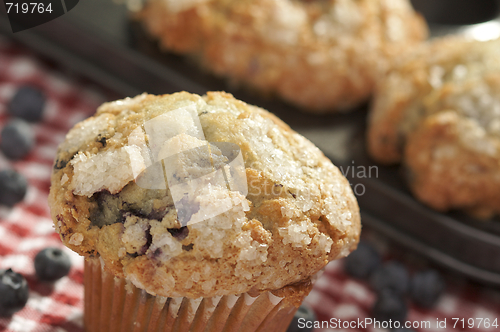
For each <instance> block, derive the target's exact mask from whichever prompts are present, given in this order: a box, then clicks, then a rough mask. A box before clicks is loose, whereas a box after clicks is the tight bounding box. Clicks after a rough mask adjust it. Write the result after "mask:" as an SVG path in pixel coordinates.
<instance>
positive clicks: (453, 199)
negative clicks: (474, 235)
mask: <svg viewBox="0 0 500 332" xmlns="http://www.w3.org/2000/svg"><path fill="white" fill-rule="evenodd" d="M499 54H500V40H498V39H497V40H493V41H487V42H480V41H472V40H466V39H464V38H462V37H447V38H444V39H438V40H435V41H433V42H429V43H428V44H425V45H423V46H422V47H420V48H418V49H417V50H415V51H414V52H413V53H412V54H409V55H406V56H405V57H404V58H402V59H400V60H399V62H398V63H397V64H396V65H395V66H394V68H393V69H392V70H391V71H390V72H389V73H388V75H387V77H385V78H384V79H383V80H382V81H381V82H380V84H379V86H378V87H377V93H376V95H375V100H374V103H373V106H372V109H371V114H370V119H369V129H368V142H367V143H368V148H369V151H370V153H371V155H372V156H373V157H374V158H375V159H376V160H378V161H380V162H382V163H387V164H390V163H398V162H402V163H403V164H404V166H405V168H406V170H407V171H406V173H407V174H408V181H409V185H410V187H411V189H412V190H413V192H414V193H415V195H416V196H417V197H418V198H419V199H420V200H421V201H423V202H425V203H426V204H428V205H429V206H431V207H433V208H435V209H437V210H439V211H446V210H450V209H464V210H467V211H469V212H471V213H472V214H473V215H476V216H478V217H482V218H485V217H489V216H492V215H494V214H498V213H499V212H500V205H499V204H498V197H500V58H499V56H498V55H499Z"/></svg>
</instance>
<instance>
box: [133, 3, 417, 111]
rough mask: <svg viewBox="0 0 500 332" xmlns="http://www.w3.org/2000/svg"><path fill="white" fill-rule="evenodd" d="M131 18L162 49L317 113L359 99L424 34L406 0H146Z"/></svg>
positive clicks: (357, 101) (370, 91) (347, 104)
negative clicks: (143, 27)
mask: <svg viewBox="0 0 500 332" xmlns="http://www.w3.org/2000/svg"><path fill="white" fill-rule="evenodd" d="M139 18H140V19H141V20H142V21H143V23H144V25H145V27H146V29H147V30H148V31H149V32H150V33H151V34H152V35H153V36H155V37H156V38H158V39H159V41H160V43H161V45H162V46H163V47H164V48H165V49H167V50H170V51H174V52H177V53H181V54H189V55H192V56H194V57H195V58H197V59H198V60H199V61H200V62H201V64H202V65H203V66H204V67H205V68H207V69H208V70H210V71H212V72H214V73H215V74H217V75H220V76H223V77H228V78H229V79H230V81H231V82H233V83H244V84H245V85H248V86H250V87H252V88H254V89H257V90H259V91H260V92H262V93H266V94H269V93H273V94H277V95H279V96H280V97H281V98H283V99H285V100H287V101H289V102H291V103H294V104H296V105H298V106H300V107H302V108H304V109H305V110H308V111H311V112H318V113H323V112H328V111H334V110H346V109H349V108H352V107H353V106H355V105H358V104H360V103H362V102H364V101H366V100H367V99H368V97H369V96H370V95H371V93H372V90H373V87H374V81H375V79H376V77H377V75H379V74H380V73H382V72H384V71H385V70H386V68H387V66H388V64H389V62H390V61H391V59H392V58H394V57H395V56H396V55H397V54H399V53H400V52H401V51H402V50H404V49H408V48H411V47H413V46H414V45H416V44H418V43H420V42H421V41H422V40H424V39H425V38H426V37H427V27H426V24H425V21H424V20H423V18H422V17H421V16H420V15H418V14H416V13H415V12H414V11H413V9H412V7H411V5H410V2H409V1H407V0H391V1H388V0H361V1H359V0H357V1H354V0H342V1H340V0H330V1H298V0H257V1H255V0H251V1H250V0H238V1H228V0H201V1H196V0H195V1H165V0H152V1H148V2H147V4H146V6H145V8H144V9H143V11H142V12H141V13H140V14H139Z"/></svg>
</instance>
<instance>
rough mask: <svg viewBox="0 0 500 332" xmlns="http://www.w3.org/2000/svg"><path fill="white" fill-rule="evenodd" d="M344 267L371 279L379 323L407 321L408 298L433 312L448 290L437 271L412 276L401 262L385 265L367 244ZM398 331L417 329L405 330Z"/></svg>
mask: <svg viewBox="0 0 500 332" xmlns="http://www.w3.org/2000/svg"><path fill="white" fill-rule="evenodd" d="M344 268H345V271H346V273H347V274H349V275H350V276H352V277H355V278H359V279H364V280H368V282H369V284H370V286H371V287H372V289H373V290H374V291H375V292H376V293H377V300H376V301H375V304H374V305H373V308H372V315H373V317H374V318H375V319H377V320H379V321H389V320H392V321H393V322H394V321H399V322H404V321H405V319H406V316H407V314H408V307H407V301H406V297H407V296H409V297H410V298H411V300H412V301H413V303H414V304H415V305H417V306H419V307H422V308H426V309H430V308H432V307H433V306H434V305H435V304H436V303H437V301H438V300H439V298H440V296H441V295H442V293H443V292H444V290H445V281H444V279H443V277H442V276H441V274H440V273H439V272H437V271H436V270H433V269H427V270H423V271H418V272H416V273H414V274H413V275H412V276H410V273H409V272H408V269H407V268H406V267H405V266H404V265H403V264H401V263H399V262H397V261H387V262H382V258H381V256H380V254H379V253H378V252H377V250H376V249H375V248H374V247H373V246H372V245H370V244H369V243H367V242H363V241H361V242H360V243H359V245H358V249H357V250H356V251H354V252H352V253H351V254H350V255H349V256H348V257H347V258H346V259H345V265H344ZM398 331H407V332H409V331H413V330H411V329H406V328H402V329H398Z"/></svg>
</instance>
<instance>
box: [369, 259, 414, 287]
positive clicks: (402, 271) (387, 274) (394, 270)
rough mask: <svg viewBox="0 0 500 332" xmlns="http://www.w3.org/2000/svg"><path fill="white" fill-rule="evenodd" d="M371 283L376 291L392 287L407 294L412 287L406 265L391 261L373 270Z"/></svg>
mask: <svg viewBox="0 0 500 332" xmlns="http://www.w3.org/2000/svg"><path fill="white" fill-rule="evenodd" d="M370 284H371V286H372V287H373V289H374V290H375V291H376V292H381V291H382V290H384V289H392V290H393V291H394V292H396V293H398V294H405V293H407V292H408V289H409V287H410V277H409V275H408V271H407V269H406V267H405V266H404V265H402V264H401V263H398V262H395V261H391V262H387V263H385V264H384V265H382V266H380V267H379V268H377V269H376V270H375V271H374V272H373V274H372V275H371V277H370Z"/></svg>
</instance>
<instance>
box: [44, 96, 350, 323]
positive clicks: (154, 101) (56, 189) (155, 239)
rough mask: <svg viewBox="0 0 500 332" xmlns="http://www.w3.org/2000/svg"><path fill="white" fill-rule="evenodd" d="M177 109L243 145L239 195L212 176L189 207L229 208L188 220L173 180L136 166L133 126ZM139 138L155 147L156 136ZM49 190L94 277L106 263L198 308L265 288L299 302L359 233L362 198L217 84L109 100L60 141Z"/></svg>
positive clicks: (294, 137) (317, 157)
mask: <svg viewBox="0 0 500 332" xmlns="http://www.w3.org/2000/svg"><path fill="white" fill-rule="evenodd" d="M179 110H188V111H189V112H194V114H195V115H196V116H197V118H199V122H200V126H201V128H202V131H203V134H204V138H205V139H206V140H207V141H209V142H228V143H234V144H236V145H237V146H238V147H239V148H240V149H241V154H242V157H243V160H244V166H245V172H244V173H245V175H246V179H247V187H248V195H246V196H245V195H243V194H241V193H240V192H238V191H228V190H226V191H223V190H219V189H220V188H217V187H216V186H213V185H212V186H207V187H206V188H208V189H207V190H209V195H206V196H204V197H205V198H206V200H198V201H197V203H196V204H198V205H197V208H196V211H191V212H190V213H191V214H192V215H195V214H196V213H197V211H198V209H199V210H200V211H201V209H202V208H204V207H212V206H216V205H217V204H221V203H220V202H222V201H224V200H226V201H227V199H229V201H230V202H231V206H232V207H231V208H230V209H227V210H225V211H224V212H223V213H220V214H218V215H216V216H213V217H210V218H207V219H206V220H203V221H200V222H197V223H192V224H189V223H188V224H187V226H184V225H182V223H181V222H180V220H181V216H180V215H179V214H178V209H176V207H177V205H175V207H174V203H175V199H174V197H173V194H172V188H171V187H170V188H169V187H166V188H165V189H162V188H161V186H158V187H156V188H155V189H148V188H145V187H144V186H142V187H141V185H140V184H139V182H138V179H139V178H140V176H143V175H140V176H139V177H137V173H134V169H137V167H139V166H138V165H144V164H145V156H144V154H141V153H142V151H143V150H141V149H142V147H141V144H142V143H141V140H140V139H138V136H137V135H136V133H137V128H144V127H146V126H147V125H148V123H149V121H150V120H152V119H158V117H162V119H163V118H165V117H168V116H170V115H172V114H176V116H177V118H178V114H181V113H175V112H178V111H179ZM186 114H187V113H186ZM190 121H191V120H190V118H189V117H187V118H185V119H181V121H180V122H178V123H177V124H176V126H175V128H174V127H172V128H166V127H165V124H166V122H165V123H163V124H162V128H163V129H162V130H165V131H168V130H170V129H172V130H174V131H177V132H179V131H181V132H182V131H183V130H184V131H185V133H191V134H192V133H193V130H195V129H196V126H193V125H192V124H190ZM198 134H200V133H198ZM182 135H184V136H182ZM192 142H195V140H194V139H193V137H192V136H191V138H189V135H187V136H186V135H185V134H184V133H181V134H178V135H176V136H175V137H174V138H172V139H170V140H168V141H167V142H166V143H165V145H169V146H170V147H175V148H178V151H181V150H182V149H185V148H193V147H197V145H196V144H198V143H196V142H195V143H193V144H194V145H190V144H192ZM174 143H175V144H174ZM146 144H149V148H150V149H155V147H154V146H153V145H154V144H152V140H151V135H149V136H147V139H146ZM158 149H159V148H158ZM159 150H161V149H159ZM210 158H211V159H212V160H216V159H217V158H218V156H217V153H216V152H215V151H211V155H210ZM202 164H203V163H201V162H200V163H199V164H196V165H195V166H193V167H192V168H191V169H190V172H197V171H199V170H200V169H201V168H202V167H203V166H202ZM200 165H201V166H200ZM191 166H192V165H190V167H191ZM209 167H211V166H209ZM139 168H140V167H139ZM142 169H143V170H144V169H145V168H144V167H143V168H142ZM141 174H143V173H141ZM154 182H155V183H159V182H161V181H154ZM207 197H208V198H207ZM49 200H50V206H51V214H52V217H53V219H54V222H55V225H56V230H57V231H58V233H59V234H60V235H61V239H62V240H63V242H64V243H65V244H66V245H67V246H68V247H70V248H71V249H73V250H75V251H76V252H78V253H80V254H81V255H84V256H86V257H90V258H92V259H90V260H88V262H90V263H88V264H89V268H88V270H89V271H91V272H89V275H90V276H91V278H94V279H96V278H97V279H98V280H99V282H98V284H100V282H104V280H107V278H108V277H107V276H102V277H101V276H97V275H98V274H100V273H101V268H100V265H103V267H104V269H105V271H106V273H108V274H110V275H111V276H112V277H113V278H114V277H115V276H117V277H119V279H121V280H122V281H120V282H123V283H124V284H123V285H122V286H120V287H123V288H124V289H125V288H126V285H125V284H127V283H128V284H130V285H132V284H133V285H134V286H136V287H137V289H139V290H145V291H146V292H147V293H148V294H149V295H147V294H144V296H151V295H153V296H156V297H157V298H186V301H190V300H189V299H193V301H194V300H196V299H199V300H198V302H193V303H197V305H198V306H199V305H200V301H201V298H218V299H219V300H220V297H221V296H232V295H235V294H238V295H241V294H244V293H246V294H252V295H249V296H254V297H255V296H258V295H259V294H261V293H263V292H268V291H273V293H272V294H273V296H278V297H279V299H280V301H281V300H282V299H283V298H284V299H285V300H286V299H288V300H286V301H288V304H290V305H291V304H293V305H294V306H297V305H298V303H300V301H301V299H302V298H303V297H304V296H305V295H306V294H307V292H308V291H309V290H310V284H311V278H312V277H313V276H314V275H315V273H316V272H318V271H319V270H320V269H321V268H322V267H323V266H324V265H326V263H327V262H328V261H330V260H332V259H335V258H339V257H344V256H346V255H347V254H348V253H349V252H350V251H351V250H353V249H354V248H355V247H356V244H357V241H358V238H359V232H360V221H359V211H358V207H357V203H356V200H355V198H354V196H353V194H352V191H351V189H350V187H349V184H348V182H347V180H346V179H345V178H344V177H343V176H342V175H341V173H340V171H339V170H338V169H337V168H336V167H335V166H333V165H332V163H331V162H330V161H329V160H328V159H327V158H325V157H324V155H323V154H322V153H321V152H320V151H319V150H318V149H317V148H316V147H315V146H314V145H313V144H312V143H310V142H309V141H307V140H306V139H305V138H303V137H302V136H300V135H298V134H297V133H295V132H293V131H292V130H291V129H290V128H289V127H288V126H286V125H285V124H284V123H283V122H281V121H280V120H279V119H277V118H276V117H274V116H273V115H271V114H270V113H268V112H266V111H264V110H262V109H259V108H257V107H254V106H250V105H247V104H245V103H243V102H240V101H237V100H235V99H234V98H232V96H230V95H228V94H224V93H209V94H208V95H207V96H205V97H199V96H197V95H192V94H189V93H178V94H173V95H164V96H158V97H157V96H152V95H141V96H138V97H136V98H133V99H125V100H121V101H117V102H113V103H108V104H104V105H103V106H101V107H100V108H99V109H98V111H97V113H96V115H95V116H94V117H92V118H89V119H87V120H85V121H83V122H81V123H80V124H78V125H76V126H75V127H74V128H73V129H72V130H71V131H70V132H69V133H68V135H67V138H66V141H65V142H64V143H63V144H62V145H61V146H60V147H59V151H58V155H57V160H56V162H55V165H54V172H53V176H52V187H51V192H50V197H49ZM191 203H192V202H191ZM97 258H99V259H97ZM96 266H97V267H96ZM97 279H96V280H97ZM108 279H109V278H108ZM86 287H94V286H88V285H86ZM104 288H107V287H102V286H100V289H101V290H102V289H104ZM89 296H92V294H91V293H89ZM109 296H111V295H109ZM266 296H268V295H266ZM266 298H267V297H266ZM270 298H271V299H273V298H272V297H270ZM285 300H283V301H281V302H283V303H284V301H285ZM145 301H146V300H145ZM182 301H184V300H181V302H182ZM242 301H243V300H242ZM280 301H278V302H277V303H274V305H277V304H279V303H280ZM87 302H88V301H87ZM87 302H86V303H87ZM153 302H154V301H153ZM271 302H272V301H271ZM99 303H100V302H99ZM190 303H191V302H190ZM217 303H218V302H217ZM217 303H216V304H215V306H216V305H217ZM163 304H165V302H164V303H163ZM191 304H192V303H191ZM233 304H234V303H233ZM179 306H180V308H183V307H182V305H180V304H179ZM179 306H178V307H177V308H178V309H179ZM186 306H188V304H186ZM200 308H202V307H200ZM235 308H237V306H236V307H235ZM91 309H92V308H87V307H86V311H90V310H91ZM212 309H214V310H215V307H214V308H212ZM179 310H180V309H179ZM200 310H201V309H200ZM238 310H240V309H238ZM270 310H271V309H270ZM212 311H213V310H212ZM194 312H196V310H194ZM194 312H193V313H192V315H191V316H192V317H191V319H194V316H195V314H194ZM291 314H292V315H293V312H291ZM266 315H267V313H266ZM100 317H101V319H102V317H103V314H102V313H101V316H100ZM265 317H266V316H263V317H262V319H264V318H265ZM287 317H288V316H287ZM289 318H291V317H289ZM214 319H215V318H214ZM207 321H208V318H207ZM257 321H259V320H257ZM191 322H192V321H189V323H190V324H191ZM207 324H208V323H207ZM257 327H258V326H257Z"/></svg>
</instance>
